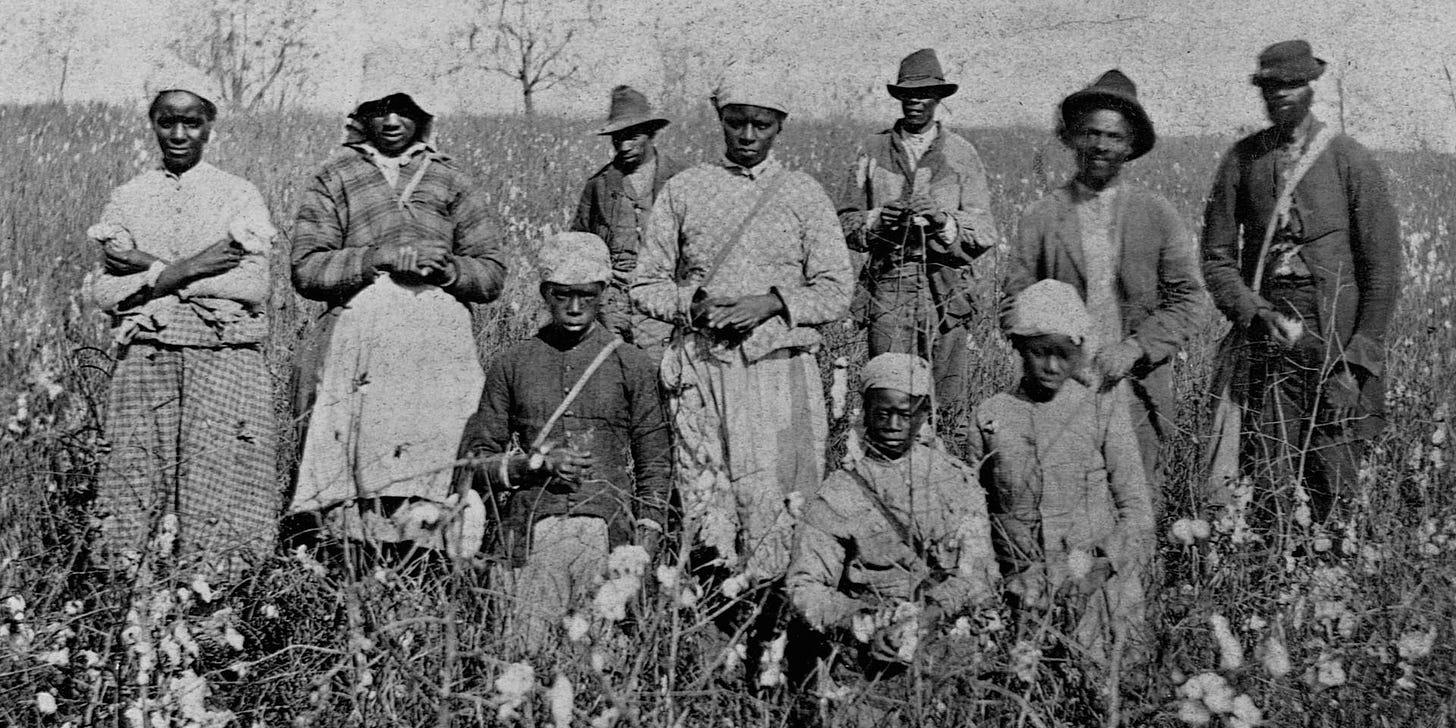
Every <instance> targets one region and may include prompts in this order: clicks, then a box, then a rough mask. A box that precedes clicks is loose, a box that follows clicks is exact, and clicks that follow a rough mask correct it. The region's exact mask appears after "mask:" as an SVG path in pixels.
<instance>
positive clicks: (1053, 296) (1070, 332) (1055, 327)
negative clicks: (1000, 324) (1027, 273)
mask: <svg viewBox="0 0 1456 728" xmlns="http://www.w3.org/2000/svg"><path fill="white" fill-rule="evenodd" d="M1008 323H1009V324H1010V325H1009V326H1008V327H1007V328H1006V333H1007V334H1008V335H1010V336H1028V337H1029V336H1052V335H1058V334H1060V335H1062V336H1066V337H1068V338H1070V339H1071V340H1072V341H1074V342H1076V343H1077V344H1078V345H1081V344H1083V343H1085V342H1086V341H1087V336H1088V335H1089V334H1091V333H1092V317H1091V316H1090V315H1088V313H1087V305H1086V304H1085V303H1083V302H1082V296H1081V295H1079V294H1078V293H1077V289H1076V288H1073V287H1072V285H1071V284H1069V283H1063V282H1062V281H1059V280H1056V279H1053V278H1045V279H1042V280H1039V281H1037V282H1036V283H1033V284H1031V285H1030V286H1027V287H1026V289H1025V290H1023V291H1022V292H1021V293H1018V294H1017V295H1016V299H1015V300H1014V301H1012V303H1011V316H1010V320H1009V321H1008Z"/></svg>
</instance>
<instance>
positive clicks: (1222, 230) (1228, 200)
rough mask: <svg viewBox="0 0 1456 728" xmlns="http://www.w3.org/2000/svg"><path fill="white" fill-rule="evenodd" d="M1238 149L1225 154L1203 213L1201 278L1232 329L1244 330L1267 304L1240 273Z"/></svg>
mask: <svg viewBox="0 0 1456 728" xmlns="http://www.w3.org/2000/svg"><path fill="white" fill-rule="evenodd" d="M1239 157H1240V155H1239V148H1238V147H1237V146H1236V147H1234V148H1233V149H1231V150H1230V151H1229V152H1228V154H1226V155H1224V158H1223V162H1222V163H1221V164H1219V167H1218V173H1217V174H1216V175H1215V176H1214V180H1213V189H1212V190H1210V191H1209V193H1208V202H1207V204H1206V206H1205V207H1204V210H1203V239H1202V242H1201V247H1202V256H1203V278H1204V280H1205V281H1206V282H1207V283H1208V292H1209V294H1211V295H1212V296H1213V303H1214V305H1216V306H1218V310H1219V311H1222V312H1223V315H1224V316H1227V317H1228V319H1229V321H1232V322H1233V323H1234V325H1235V326H1239V327H1246V326H1248V325H1249V322H1250V321H1251V320H1253V318H1254V314H1255V313H1256V312H1257V311H1258V310H1259V309H1261V308H1267V307H1268V305H1269V304H1268V302H1266V301H1265V300H1264V299H1263V298H1261V297H1260V296H1259V294H1257V293H1254V289H1252V288H1250V287H1249V285H1248V284H1247V283H1245V282H1244V275H1243V272H1242V271H1241V270H1240V266H1241V261H1240V260H1239V241H1240V236H1241V234H1242V233H1241V230H1240V229H1239V227H1240V226H1239V219H1238V199H1239V184H1240V173H1239Z"/></svg>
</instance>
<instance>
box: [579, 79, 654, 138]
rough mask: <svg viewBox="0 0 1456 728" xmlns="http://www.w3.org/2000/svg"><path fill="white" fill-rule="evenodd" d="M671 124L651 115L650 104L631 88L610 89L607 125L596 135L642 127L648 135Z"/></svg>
mask: <svg viewBox="0 0 1456 728" xmlns="http://www.w3.org/2000/svg"><path fill="white" fill-rule="evenodd" d="M671 123H672V122H670V121H668V120H667V119H665V118H663V117H661V116H658V115H657V114H654V113H652V104H650V103H648V102H647V97H646V96H644V95H643V94H642V92H641V91H638V90H637V89H635V88H632V87H631V86H618V87H616V88H614V89H612V101H611V106H610V107H608V110H607V124H606V126H603V127H602V128H600V129H598V130H597V134H600V135H606V134H615V133H617V132H619V131H622V130H623V129H631V128H633V127H638V126H640V127H643V131H646V132H648V133H651V132H654V131H657V130H658V129H661V128H662V127H664V126H667V125H668V124H671Z"/></svg>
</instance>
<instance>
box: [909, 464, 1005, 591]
mask: <svg viewBox="0 0 1456 728" xmlns="http://www.w3.org/2000/svg"><path fill="white" fill-rule="evenodd" d="M955 472H956V474H957V475H959V476H960V477H958V478H957V479H956V482H954V483H953V484H951V488H952V491H951V492H952V493H953V494H954V497H953V498H952V499H951V500H952V501H953V502H954V503H956V507H955V508H954V510H953V511H952V512H953V513H955V514H956V520H955V522H954V523H953V524H952V525H953V528H954V530H953V531H952V534H951V537H950V539H949V540H948V541H947V542H946V543H944V544H941V545H940V547H939V548H938V549H937V550H938V551H939V552H940V553H939V554H938V555H937V559H938V560H939V561H940V565H941V568H944V569H947V570H949V571H950V572H951V573H950V576H949V578H947V579H946V580H945V581H943V582H941V583H940V584H937V585H936V586H934V587H931V588H930V589H929V590H927V591H926V597H927V598H929V599H930V600H931V601H933V602H935V603H936V604H938V605H939V606H940V607H941V609H942V610H944V612H945V613H946V614H948V615H949V614H956V613H959V612H962V611H964V610H965V609H966V608H967V607H969V606H972V605H976V604H980V603H982V602H985V601H988V600H990V599H991V598H992V596H993V595H995V593H996V592H995V587H996V571H997V569H996V552H995V551H994V550H993V549H992V547H991V519H990V515H989V514H988V513H987V511H986V495H985V492H984V491H982V490H981V484H980V483H979V482H977V479H976V477H975V475H974V471H973V470H971V469H970V468H961V467H957V468H956V469H955Z"/></svg>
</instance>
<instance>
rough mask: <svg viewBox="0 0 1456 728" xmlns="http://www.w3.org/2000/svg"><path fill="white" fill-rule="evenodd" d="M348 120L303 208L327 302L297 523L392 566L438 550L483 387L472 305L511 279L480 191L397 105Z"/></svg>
mask: <svg viewBox="0 0 1456 728" xmlns="http://www.w3.org/2000/svg"><path fill="white" fill-rule="evenodd" d="M366 98H368V99H369V100H366V101H364V102H363V103H361V104H359V106H358V108H356V109H355V110H354V112H353V113H352V114H350V117H349V122H348V125H347V135H346V139H345V143H344V149H342V150H341V151H340V152H339V153H337V154H335V155H334V157H333V158H332V159H330V160H329V161H328V162H326V163H325V164H324V166H323V168H322V169H321V170H319V172H318V173H317V174H316V175H315V176H314V178H313V180H312V181H311V183H310V184H309V186H308V188H307V189H306V190H305V191H304V192H303V197H302V201H301V203H300V207H299V211H298V218H297V221H296V224H295V226H294V240H293V283H294V286H295V287H296V288H297V289H298V292H299V293H300V294H302V295H303V296H304V297H306V298H311V299H315V300H320V301H324V302H326V303H328V304H329V308H328V311H327V312H326V313H325V314H324V315H323V317H322V319H321V320H320V321H319V322H318V326H317V327H316V331H315V332H314V336H313V340H312V342H311V343H310V344H308V345H306V347H305V350H304V353H303V356H302V361H301V374H300V376H301V377H302V379H301V387H300V393H299V402H298V404H299V405H300V407H301V411H302V412H308V413H310V414H309V415H308V417H309V424H308V431H307V434H306V436H305V438H304V444H303V459H302V461H301V463H300V465H299V473H298V484H297V489H296V492H295V495H294V498H293V503H292V506H291V507H290V509H289V510H290V512H293V513H314V514H320V515H321V516H322V520H323V522H324V523H325V524H326V525H327V527H328V530H329V531H330V532H331V533H333V534H335V535H341V536H345V537H347V538H349V539H351V540H355V541H363V542H364V543H366V544H369V545H370V546H371V547H377V548H378V549H379V550H380V551H381V552H382V553H386V554H387V553H389V552H393V551H398V552H399V553H400V554H404V553H407V552H408V551H409V550H410V549H411V548H413V547H416V546H418V547H423V548H430V549H439V548H442V547H444V546H445V544H444V543H443V536H442V532H443V526H444V525H445V523H444V522H445V521H446V520H448V519H447V518H446V517H445V516H446V514H447V504H446V503H445V501H446V498H447V497H448V496H449V494H450V480H451V474H452V470H451V469H452V467H453V464H454V461H455V446H456V445H457V444H458V443H459V440H460V433H461V431H462V430H463V429H464V425H465V420H466V419H467V418H469V416H470V415H471V414H472V413H473V412H474V411H475V407H476V404H477V402H478V401H479V397H480V391H481V386H482V383H483V381H484V374H483V372H482V370H481V367H480V362H479V355H478V353H477V351H476V347H475V341H474V338H473V336H472V334H471V326H470V309H469V307H468V306H467V305H466V304H470V303H486V302H489V301H492V300H494V299H495V298H496V296H498V295H499V294H500V289H501V283H502V281H503V280H504V278H505V264H504V263H503V262H502V260H501V254H500V250H499V247H498V244H497V241H496V239H495V237H494V236H493V234H492V230H491V227H490V226H489V225H488V224H487V223H488V212H487V206H486V202H485V200H484V198H483V196H482V195H481V194H480V192H479V189H478V188H477V187H476V185H475V184H474V183H473V182H472V181H471V180H470V179H469V177H467V176H466V175H465V174H464V173H463V172H462V171H461V170H460V168H459V167H457V166H456V165H455V164H454V163H453V162H451V161H450V159H449V158H448V157H446V156H444V155H442V154H440V153H439V152H438V151H436V150H435V147H434V145H433V144H432V143H431V141H430V130H431V126H432V124H433V120H434V117H433V116H432V115H431V114H429V113H428V112H426V111H425V110H424V109H422V108H421V107H420V106H419V104H417V103H416V102H415V100H414V99H413V98H411V97H410V96H409V95H408V94H404V93H390V94H387V95H384V96H379V97H366Z"/></svg>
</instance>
